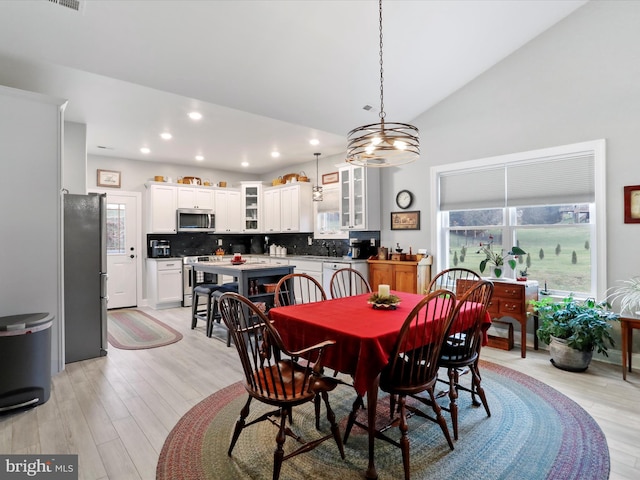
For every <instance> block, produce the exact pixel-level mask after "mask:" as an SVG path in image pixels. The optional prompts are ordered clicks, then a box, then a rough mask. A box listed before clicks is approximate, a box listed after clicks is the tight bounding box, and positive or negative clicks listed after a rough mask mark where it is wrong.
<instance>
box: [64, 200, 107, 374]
mask: <svg viewBox="0 0 640 480" xmlns="http://www.w3.org/2000/svg"><path fill="white" fill-rule="evenodd" d="M106 197H107V196H106V195H105V194H89V195H75V194H66V195H64V323H65V325H64V330H65V363H71V362H76V361H78V360H85V359H87V358H94V357H99V356H103V355H106V354H107V246H106V239H107V234H106Z"/></svg>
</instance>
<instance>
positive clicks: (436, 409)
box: [428, 388, 453, 450]
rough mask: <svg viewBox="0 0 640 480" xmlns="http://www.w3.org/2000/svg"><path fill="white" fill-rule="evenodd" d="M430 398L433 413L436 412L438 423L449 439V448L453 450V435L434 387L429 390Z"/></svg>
mask: <svg viewBox="0 0 640 480" xmlns="http://www.w3.org/2000/svg"><path fill="white" fill-rule="evenodd" d="M428 391H429V398H430V399H431V407H432V408H433V413H435V414H436V420H437V421H438V425H440V428H441V429H442V433H444V436H445V438H446V439H447V443H448V444H449V448H450V449H451V450H453V442H452V441H451V435H449V428H448V427H447V421H446V420H445V419H444V417H443V416H442V408H440V405H438V402H436V396H435V393H434V392H433V388H430V389H429V390H428Z"/></svg>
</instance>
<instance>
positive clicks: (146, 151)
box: [140, 147, 151, 154]
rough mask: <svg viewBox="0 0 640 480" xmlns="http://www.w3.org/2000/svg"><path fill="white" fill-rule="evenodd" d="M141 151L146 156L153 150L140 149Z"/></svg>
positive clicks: (147, 148)
mask: <svg viewBox="0 0 640 480" xmlns="http://www.w3.org/2000/svg"><path fill="white" fill-rule="evenodd" d="M140 151H141V152H142V153H145V154H146V153H151V149H150V148H149V147H142V148H141V149H140Z"/></svg>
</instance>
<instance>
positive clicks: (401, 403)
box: [398, 395, 411, 480]
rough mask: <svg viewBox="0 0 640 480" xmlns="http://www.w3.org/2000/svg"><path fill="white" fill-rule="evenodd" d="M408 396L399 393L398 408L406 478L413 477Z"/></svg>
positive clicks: (401, 448) (406, 479)
mask: <svg viewBox="0 0 640 480" xmlns="http://www.w3.org/2000/svg"><path fill="white" fill-rule="evenodd" d="M405 400H406V397H405V396H404V395H398V410H399V411H400V424H399V425H398V428H399V429H400V450H402V465H403V467H404V480H410V479H411V460H410V458H409V437H408V436H407V432H408V431H409V425H407V409H406V408H405Z"/></svg>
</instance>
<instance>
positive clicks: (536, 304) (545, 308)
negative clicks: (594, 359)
mask: <svg viewBox="0 0 640 480" xmlns="http://www.w3.org/2000/svg"><path fill="white" fill-rule="evenodd" d="M529 303H530V304H531V305H532V306H533V309H534V311H535V312H537V314H538V318H539V319H540V321H541V323H540V328H538V332H537V335H538V338H539V339H540V340H541V341H543V342H544V343H546V344H550V343H551V337H556V338H561V339H564V340H566V341H567V345H568V346H569V347H571V348H574V349H576V350H578V351H581V352H590V351H593V350H596V351H597V352H598V353H602V354H604V355H605V356H609V354H608V353H607V349H608V346H609V345H610V346H612V347H613V346H614V342H613V338H612V337H611V332H610V330H611V322H615V321H618V319H619V318H620V316H619V315H618V314H617V313H614V312H612V311H611V310H610V305H609V304H608V303H607V302H606V301H602V302H596V301H595V300H594V299H593V298H588V299H586V300H584V301H579V300H576V299H574V298H573V296H571V295H570V296H568V297H565V298H563V299H562V300H560V301H557V300H554V299H553V298H552V297H544V298H543V299H541V300H531V301H530V302H529Z"/></svg>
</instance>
